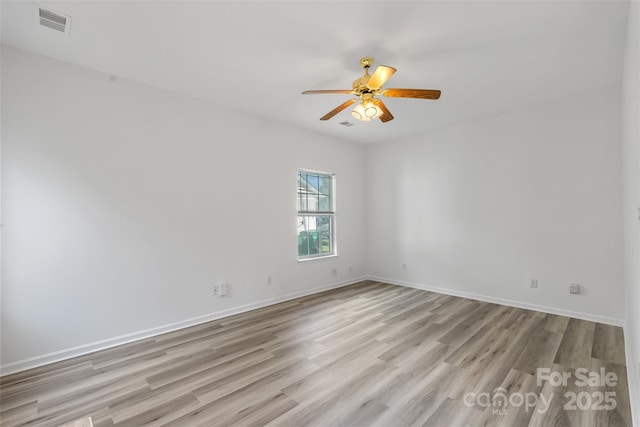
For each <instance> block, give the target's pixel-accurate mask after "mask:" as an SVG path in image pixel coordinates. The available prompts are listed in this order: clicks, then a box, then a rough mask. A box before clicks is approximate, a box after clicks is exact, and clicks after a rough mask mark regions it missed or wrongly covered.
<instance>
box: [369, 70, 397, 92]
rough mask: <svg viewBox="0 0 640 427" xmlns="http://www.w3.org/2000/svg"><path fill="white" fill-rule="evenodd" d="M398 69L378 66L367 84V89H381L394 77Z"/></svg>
mask: <svg viewBox="0 0 640 427" xmlns="http://www.w3.org/2000/svg"><path fill="white" fill-rule="evenodd" d="M395 72H396V69H395V68H393V67H387V66H386V65H378V68H376V71H374V73H373V75H372V76H371V78H370V79H369V81H368V82H367V87H368V88H369V89H371V90H376V89H380V87H381V86H382V85H383V84H384V83H385V82H386V81H387V80H389V77H391V76H393V73H395Z"/></svg>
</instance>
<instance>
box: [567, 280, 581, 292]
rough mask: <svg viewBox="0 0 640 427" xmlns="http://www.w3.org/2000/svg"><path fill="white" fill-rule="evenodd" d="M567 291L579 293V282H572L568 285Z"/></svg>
mask: <svg viewBox="0 0 640 427" xmlns="http://www.w3.org/2000/svg"><path fill="white" fill-rule="evenodd" d="M569 293H570V294H579V293H580V284H579V283H572V284H570V285H569Z"/></svg>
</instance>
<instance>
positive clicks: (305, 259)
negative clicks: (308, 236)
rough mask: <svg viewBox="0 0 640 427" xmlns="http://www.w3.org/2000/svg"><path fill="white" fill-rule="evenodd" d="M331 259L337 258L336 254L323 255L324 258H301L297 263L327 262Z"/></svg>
mask: <svg viewBox="0 0 640 427" xmlns="http://www.w3.org/2000/svg"><path fill="white" fill-rule="evenodd" d="M332 258H338V254H332V255H325V256H316V257H312V258H303V259H299V260H298V262H299V263H306V262H310V261H327V260H330V259H332Z"/></svg>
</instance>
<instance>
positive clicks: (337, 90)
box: [302, 89, 353, 95]
mask: <svg viewBox="0 0 640 427" xmlns="http://www.w3.org/2000/svg"><path fill="white" fill-rule="evenodd" d="M321 93H344V94H347V95H349V94H351V93H353V91H352V90H348V89H344V90H343V89H329V90H305V91H304V92H302V94H303V95H317V94H321Z"/></svg>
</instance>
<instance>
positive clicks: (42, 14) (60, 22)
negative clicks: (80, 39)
mask: <svg viewBox="0 0 640 427" xmlns="http://www.w3.org/2000/svg"><path fill="white" fill-rule="evenodd" d="M36 8H37V13H38V15H37V17H38V22H39V23H40V25H42V26H43V27H47V28H51V29H52V30H56V31H59V32H61V33H64V34H69V28H70V27H71V17H70V16H68V15H62V14H60V13H57V12H54V11H52V10H49V9H45V8H44V7H40V6H37V5H36Z"/></svg>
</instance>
